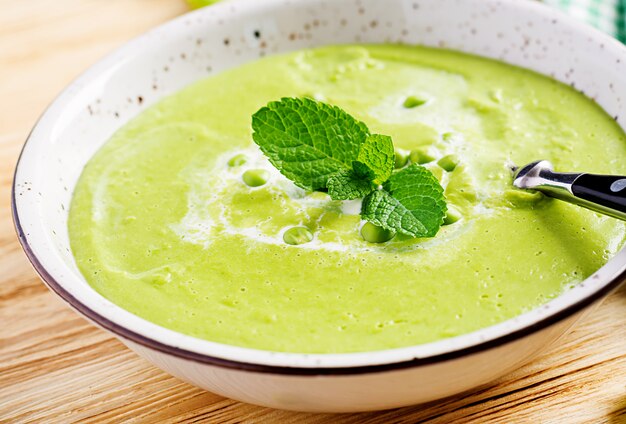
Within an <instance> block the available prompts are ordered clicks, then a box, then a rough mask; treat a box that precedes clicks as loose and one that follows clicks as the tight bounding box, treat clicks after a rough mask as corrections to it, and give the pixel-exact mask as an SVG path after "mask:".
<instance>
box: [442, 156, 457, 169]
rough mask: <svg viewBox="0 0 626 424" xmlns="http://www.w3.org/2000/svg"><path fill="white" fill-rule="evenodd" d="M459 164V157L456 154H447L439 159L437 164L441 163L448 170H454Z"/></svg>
mask: <svg viewBox="0 0 626 424" xmlns="http://www.w3.org/2000/svg"><path fill="white" fill-rule="evenodd" d="M458 164H459V159H458V158H457V157H456V155H447V156H444V157H442V158H441V159H439V161H437V165H439V166H440V167H442V168H443V169H445V170H446V171H448V172H452V171H454V169H455V168H456V166H457V165H458Z"/></svg>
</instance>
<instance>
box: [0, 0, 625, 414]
mask: <svg viewBox="0 0 626 424" xmlns="http://www.w3.org/2000/svg"><path fill="white" fill-rule="evenodd" d="M0 10H2V13H0V271H1V272H0V323H2V325H0V422H63V423H70V422H112V423H113V422H120V421H128V422H157V421H159V422H187V423H193V422H207V421H208V422H225V423H235V422H242V421H246V422H281V423H283V422H284V423H292V422H309V423H324V422H339V423H384V422H400V423H403V422H406V423H415V422H429V423H467V422H485V421H490V422H495V423H511V422H532V423H536V422H542V423H562V422H566V423H603V422H604V423H613V424H615V423H626V335H625V330H624V329H625V328H626V287H622V288H621V289H620V290H619V291H618V292H616V293H615V294H613V295H612V296H611V297H610V298H609V299H608V300H607V301H606V302H605V303H604V304H603V305H602V306H601V307H600V308H599V309H598V310H597V311H596V312H594V313H593V314H592V315H591V316H590V317H589V318H588V319H586V321H585V322H584V323H583V324H582V325H580V326H578V327H577V328H576V329H575V330H574V331H573V332H572V333H571V334H570V335H569V336H567V337H566V338H565V339H564V340H563V342H562V343H560V344H558V345H557V346H554V347H553V348H552V349H550V351H548V352H547V353H545V354H544V355H542V356H541V357H540V358H538V359H537V360H535V361H534V362H532V363H531V364H529V365H528V366H526V367H524V368H523V369H520V370H518V371H516V372H515V373H513V374H511V375H508V376H507V377H505V378H503V379H501V380H500V381H499V382H497V383H495V384H492V385H490V386H489V387H485V388H481V389H478V390H475V391H473V392H471V393H467V394H463V395H460V396H455V397H453V398H450V399H446V400H443V401H439V402H434V403H430V404H427V405H420V406H414V407H409V408H402V409H397V410H391V411H383V412H377V413H363V414H344V415H325V414H300V413H293V412H286V411H277V410H271V409H268V408H261V407H257V406H252V405H246V404H241V403H239V402H236V401H232V400H229V399H224V398H222V397H220V396H217V395H214V394H212V393H208V392H204V391H202V390H199V389H197V388H194V387H192V386H189V385H187V384H185V383H182V382H180V381H178V380H176V379H174V378H172V377H170V376H168V375H167V374H165V373H163V372H161V371H160V370H158V369H156V368H154V367H153V366H151V365H150V364H149V363H147V362H146V361H144V360H143V359H141V358H139V357H137V356H136V355H135V354H133V353H132V352H131V351H129V350H128V349H126V348H125V347H124V346H123V345H122V344H121V343H119V342H118V341H116V340H115V339H114V338H112V337H111V336H110V335H108V334H107V333H105V332H103V331H101V330H99V329H97V328H95V327H93V326H92V325H90V324H88V323H87V322H86V321H84V320H83V319H82V318H80V317H79V316H78V315H76V314H75V313H73V312H72V311H70V310H69V309H68V308H67V307H65V306H64V304H63V303H62V302H61V301H60V300H59V299H57V298H56V297H55V296H54V295H53V294H51V293H49V292H48V291H47V289H46V288H45V287H44V285H43V284H42V283H41V282H40V281H39V280H38V278H37V277H36V275H35V274H34V272H33V271H32V269H31V268H30V266H29V264H28V261H27V260H26V258H25V256H24V255H23V253H22V251H21V249H20V247H19V245H18V243H17V240H16V237H15V235H14V231H13V224H12V223H11V217H10V210H9V197H10V184H11V179H12V173H13V167H14V164H15V161H16V159H17V155H18V154H19V149H20V147H21V144H22V143H23V141H24V139H25V138H26V136H27V134H28V131H29V130H30V128H31V126H32V125H33V123H34V122H35V120H36V119H37V117H38V116H39V114H40V113H41V112H42V110H43V109H44V108H45V106H46V105H47V104H48V103H49V102H50V101H51V100H52V99H53V98H54V96H55V95H56V94H57V93H58V92H59V91H60V90H61V89H62V88H63V87H64V86H65V85H66V84H67V83H69V82H70V81H71V79H72V78H74V77H75V76H76V75H77V74H78V73H80V72H81V71H82V70H83V69H84V68H85V67H87V66H88V65H90V64H91V63H93V62H94V61H96V60H97V59H98V58H99V57H101V56H102V55H103V54H105V53H107V52H109V51H110V50H112V49H113V48H114V47H116V46H118V45H120V44H122V43H123V42H124V41H125V40H127V39H129V38H131V37H133V36H135V35H137V34H139V33H141V32H143V31H145V30H147V29H149V28H151V27H153V26H155V25H157V24H158V23H160V22H163V21H165V20H167V19H169V18H170V17H174V16H176V15H178V14H180V13H182V12H184V11H185V6H184V4H183V3H182V1H181V0H109V1H106V2H105V1H101V0H30V1H28V2H18V1H15V0H11V1H9V0H0Z"/></svg>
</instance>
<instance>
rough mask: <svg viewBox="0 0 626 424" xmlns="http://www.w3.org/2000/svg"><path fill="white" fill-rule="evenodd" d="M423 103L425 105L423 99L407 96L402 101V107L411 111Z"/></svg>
mask: <svg viewBox="0 0 626 424" xmlns="http://www.w3.org/2000/svg"><path fill="white" fill-rule="evenodd" d="M424 103H426V100H424V99H420V98H418V97H415V96H409V97H407V98H406V99H405V100H404V103H402V106H404V107H405V108H407V109H413V108H414V107H418V106H421V105H423V104H424Z"/></svg>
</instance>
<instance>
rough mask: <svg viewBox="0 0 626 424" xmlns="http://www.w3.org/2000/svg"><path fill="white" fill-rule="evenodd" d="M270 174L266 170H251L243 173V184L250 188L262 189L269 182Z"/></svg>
mask: <svg viewBox="0 0 626 424" xmlns="http://www.w3.org/2000/svg"><path fill="white" fill-rule="evenodd" d="M269 177H270V173H269V172H267V171H266V170H265V169H249V170H247V171H246V172H244V173H243V177H242V178H243V182H244V183H246V184H247V185H249V186H250V187H260V186H262V185H263V184H265V183H266V182H267V180H268V179H269Z"/></svg>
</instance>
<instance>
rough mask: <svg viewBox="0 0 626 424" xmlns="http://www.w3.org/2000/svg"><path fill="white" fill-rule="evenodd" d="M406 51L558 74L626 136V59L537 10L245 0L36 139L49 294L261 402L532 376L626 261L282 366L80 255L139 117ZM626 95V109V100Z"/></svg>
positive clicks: (130, 70)
mask: <svg viewBox="0 0 626 424" xmlns="http://www.w3.org/2000/svg"><path fill="white" fill-rule="evenodd" d="M382 42H403V43H408V44H425V45H430V46H440V47H447V48H452V49H457V50H461V51H465V52H471V53H475V54H479V55H483V56H488V57H492V58H496V59H500V60H503V61H506V62H509V63H512V64H516V65H521V66H524V67H526V68H530V69H534V70H536V71H538V72H541V73H543V74H547V75H552V76H553V77H554V78H556V79H559V80H561V81H563V82H565V83H568V84H572V85H573V86H575V87H576V88H578V89H580V90H583V91H584V92H585V93H586V94H587V95H588V96H590V97H592V98H594V99H596V100H597V102H598V103H599V104H600V105H602V107H603V108H604V109H605V110H606V111H607V112H608V113H609V114H610V115H611V116H615V119H616V120H617V121H618V122H619V123H620V124H621V125H622V126H624V125H625V124H626V47H624V46H623V45H621V44H620V43H618V42H617V41H615V40H613V39H611V38H609V37H608V36H605V35H603V34H601V33H599V32H598V31H596V30H594V29H592V28H590V27H587V26H585V25H582V24H580V23H577V22H575V21H573V20H572V19H570V18H567V17H566V16H564V15H562V14H560V13H558V12H556V11H553V10H551V9H548V8H547V7H545V6H543V5H540V4H538V3H536V2H531V1H519V0H508V1H505V0H428V1H427V0H384V1H383V0H298V1H296V0H291V1H290V0H263V1H259V0H242V1H236V2H226V3H222V4H218V5H216V6H212V7H209V8H206V9H202V10H199V11H196V12H193V13H190V14H187V15H184V16H182V17H180V18H178V19H175V20H173V21H171V22H169V23H167V24H165V25H163V26H161V27H159V28H157V29H155V30H153V31H151V32H149V33H147V34H145V35H143V36H141V37H139V38H137V39H136V40H133V41H132V42H130V43H128V44H127V45H125V46H124V47H122V48H121V49H119V50H117V51H116V52H114V53H113V54H111V55H110V56H108V57H106V58H105V59H103V60H102V61H100V62H98V63H97V64H96V65H94V66H93V67H92V68H90V69H89V70H88V71H87V72H85V73H84V74H83V75H82V76H81V77H80V78H78V79H77V80H76V81H75V82H73V83H72V84H71V85H70V86H69V87H68V88H67V89H66V90H65V91H64V92H63V93H62V94H61V95H60V96H59V97H58V98H57V99H56V101H55V102H54V103H53V104H52V105H51V106H50V107H49V109H48V110H47V111H46V112H45V113H44V115H43V116H42V118H41V119H40V121H39V122H38V123H37V125H36V126H35V128H34V129H33V131H32V133H31V135H30V137H29V138H28V141H27V142H26V144H25V146H24V150H23V151H22V155H21V157H20V160H19V163H18V165H17V169H16V174H15V181H14V193H13V195H14V197H13V201H14V204H13V213H14V218H15V225H16V228H17V232H18V234H19V238H20V241H21V243H22V245H23V247H24V249H25V251H26V253H27V255H28V257H29V258H30V260H31V262H32V263H33V265H34V267H35V269H36V270H37V272H38V273H39V274H40V275H41V277H42V278H43V280H44V281H45V282H46V284H47V285H48V286H49V287H50V288H51V289H52V290H53V291H54V292H56V293H57V294H58V295H59V296H60V297H61V298H63V299H64V300H65V301H66V302H67V303H68V304H70V305H71V306H72V307H73V308H75V309H76V310H78V311H79V312H80V313H82V314H83V315H84V316H86V317H87V318H89V319H90V320H91V321H93V322H94V323H96V324H97V325H99V326H101V327H103V328H105V329H106V330H108V331H110V332H112V333H113V334H115V335H116V336H117V337H119V338H120V340H122V341H123V342H124V343H125V344H126V345H127V346H129V347H130V348H131V349H133V350H135V351H136V352H137V353H139V354H140V355H142V356H144V357H145V358H147V359H148V360H150V361H151V362H153V363H154V364H155V365H156V366H158V367H160V368H162V369H164V370H165V371H167V372H169V373H170V374H173V375H175V376H177V377H179V378H180V379H182V380H185V381H187V382H189V383H192V384H195V385H197V386H200V387H202V388H205V389H207V390H210V391H213V392H215V393H219V394H222V395H224V396H228V397H231V398H234V399H239V400H242V401H245V402H250V403H255V404H259V405H266V406H271V407H275V408H284V409H294V410H303V411H334V412H339V411H363V410H374V409H384V408H392V407H398V406H404V405H409V404H414V403H419V402H426V401H431V400H433V399H438V398H442V397H445V396H449V395H452V394H454V393H458V392H461V391H464V390H468V389H471V388H473V387H476V386H478V385H481V384H484V383H487V382H489V381H491V380H493V379H495V378H496V377H499V376H501V375H503V374H504V373H506V372H508V371H510V370H513V369H515V368H517V367H519V366H520V365H521V364H522V363H524V362H526V361H528V360H529V359H530V358H532V357H533V356H534V355H536V354H537V353H538V352H540V351H542V350H543V349H545V348H546V346H547V345H549V344H550V343H552V342H553V341H555V340H556V339H557V338H559V337H560V336H561V335H563V334H564V333H565V332H566V331H567V330H568V329H569V328H570V327H571V326H572V325H573V324H574V323H575V322H576V321H577V320H578V319H579V318H580V317H581V316H583V315H584V314H585V313H586V312H587V311H589V310H590V308H591V307H592V306H593V305H594V304H597V303H598V302H599V301H600V300H601V299H602V298H603V297H605V296H606V295H607V294H608V293H609V292H610V291H611V290H612V289H614V288H616V287H617V285H618V284H619V283H620V282H621V281H622V280H623V279H624V277H625V276H626V249H623V250H622V251H621V252H620V253H619V254H618V255H617V256H616V257H615V258H613V259H612V260H611V261H610V262H609V263H608V264H606V265H605V266H604V267H602V269H600V270H598V271H597V272H596V273H595V274H593V275H592V276H590V277H589V278H588V279H587V280H585V281H584V282H582V283H581V284H579V285H578V286H576V287H575V288H574V289H572V290H570V291H568V292H567V293H564V294H563V295H561V296H560V297H558V298H557V299H555V300H553V301H551V302H550V303H547V304H545V305H544V306H542V307H540V308H538V309H536V310H533V311H531V312H529V313H526V314H524V315H521V316H518V317H516V318H514V319H511V320H509V321H506V322H503V323H501V324H498V325H495V326H492V327H489V328H485V329H482V330H480V331H476V332H474V333H471V334H466V335H463V336H460V337H455V338H451V339H445V340H441V341H438V342H434V343H429V344H424V345H419V346H412V347H407V348H401V349H393V350H385V351H376V352H370V353H354V354H311V355H307V354H294V353H275V352H268V351H261V350H255V349H246V348H240V347H233V346H227V345H223V344H219V343H213V342H209V341H205V340H200V339H196V338H193V337H190V336H186V335H183V334H180V333H177V332H174V331H171V330H168V329H165V328H163V327H160V326H158V325H156V324H153V323H150V322H148V321H145V320H143V319H141V318H139V317H137V316H135V315H133V314H131V313H130V312H127V311H125V310H124V309H122V308H120V307H118V306H116V305H114V304H112V303H111V302H109V301H108V300H106V299H105V298H103V297H102V296H100V295H99V294H98V293H96V292H95V291H94V290H93V289H91V287H90V286H89V285H88V284H87V283H86V282H85V280H84V278H83V277H82V276H81V274H80V273H79V271H78V269H77V267H76V264H75V263H74V259H73V257H72V254H71V253H70V248H69V243H68V234H67V211H68V205H69V204H70V198H71V195H72V189H73V187H74V185H75V183H76V180H77V178H78V176H79V175H80V173H81V170H82V168H83V166H84V165H85V163H86V162H87V161H88V160H89V158H90V157H91V156H92V155H93V154H94V152H95V151H96V150H97V149H98V148H99V147H100V146H102V144H103V143H104V142H105V141H106V140H107V139H108V138H109V136H111V134H112V133H113V132H114V131H115V130H117V129H118V128H119V127H120V126H121V125H123V124H124V123H125V122H126V121H128V120H129V119H130V118H132V117H133V116H135V115H137V114H138V113H139V112H141V111H142V110H144V109H145V108H146V107H148V106H150V105H151V104H153V103H154V102H156V101H158V100H159V99H160V98H162V97H163V96H164V95H167V94H169V93H173V92H175V91H177V90H178V89H180V88H182V87H183V86H185V85H187V84H189V83H191V82H192V81H195V80H197V79H199V78H202V77H205V76H207V75H209V74H213V73H217V72H220V71H222V70H224V69H228V68H230V67H233V66H237V65H239V64H242V63H245V62H248V61H251V60H255V59H257V58H259V57H261V56H264V55H269V54H273V53H279V52H285V51H290V50H295V49H301V48H305V47H312V46H319V45H324V44H340V43H382ZM620 96H622V97H620Z"/></svg>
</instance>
